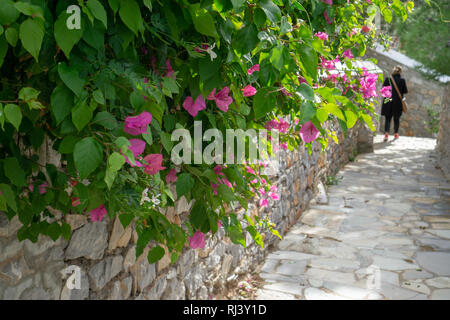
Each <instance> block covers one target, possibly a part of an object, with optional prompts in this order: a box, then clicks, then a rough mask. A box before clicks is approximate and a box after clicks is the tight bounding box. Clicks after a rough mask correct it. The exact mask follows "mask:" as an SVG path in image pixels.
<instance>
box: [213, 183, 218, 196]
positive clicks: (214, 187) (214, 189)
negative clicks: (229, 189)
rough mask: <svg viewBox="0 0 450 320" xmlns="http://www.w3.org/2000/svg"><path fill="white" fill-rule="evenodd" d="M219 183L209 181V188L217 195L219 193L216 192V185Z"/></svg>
mask: <svg viewBox="0 0 450 320" xmlns="http://www.w3.org/2000/svg"><path fill="white" fill-rule="evenodd" d="M218 186H219V185H218V184H216V183H211V188H212V189H213V193H214V195H216V196H217V195H218V194H219V193H218V192H217V187H218Z"/></svg>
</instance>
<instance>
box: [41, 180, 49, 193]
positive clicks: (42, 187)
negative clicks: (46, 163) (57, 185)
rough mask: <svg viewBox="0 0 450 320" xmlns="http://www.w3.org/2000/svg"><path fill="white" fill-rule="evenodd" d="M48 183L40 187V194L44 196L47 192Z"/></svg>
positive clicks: (45, 182)
mask: <svg viewBox="0 0 450 320" xmlns="http://www.w3.org/2000/svg"><path fill="white" fill-rule="evenodd" d="M47 186H48V185H47V181H44V183H43V184H41V185H39V193H40V194H44V193H46V192H47Z"/></svg>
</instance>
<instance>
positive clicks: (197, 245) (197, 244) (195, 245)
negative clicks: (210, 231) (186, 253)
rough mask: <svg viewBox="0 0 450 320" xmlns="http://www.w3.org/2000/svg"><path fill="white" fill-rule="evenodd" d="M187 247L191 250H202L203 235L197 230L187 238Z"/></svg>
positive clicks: (203, 245)
mask: <svg viewBox="0 0 450 320" xmlns="http://www.w3.org/2000/svg"><path fill="white" fill-rule="evenodd" d="M189 245H190V246H191V248H192V249H203V248H204V247H205V245H206V243H205V234H204V233H203V232H201V231H198V230H197V231H196V232H195V233H194V235H193V236H192V237H189Z"/></svg>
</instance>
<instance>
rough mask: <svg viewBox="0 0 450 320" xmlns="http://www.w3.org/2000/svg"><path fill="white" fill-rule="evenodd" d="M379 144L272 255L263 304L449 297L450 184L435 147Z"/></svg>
mask: <svg viewBox="0 0 450 320" xmlns="http://www.w3.org/2000/svg"><path fill="white" fill-rule="evenodd" d="M375 143H376V146H375V153H372V154H365V155H360V156H358V157H357V158H356V161H355V162H351V163H349V164H348V165H347V166H345V168H344V169H342V170H341V171H340V172H339V173H338V176H343V179H342V180H341V181H340V182H339V184H338V185H333V186H330V187H329V188H328V190H327V193H328V204H317V201H316V203H314V202H313V203H312V204H311V205H310V208H309V210H307V211H305V212H304V213H303V215H302V216H301V218H300V219H299V221H298V223H297V224H296V225H295V226H293V227H292V228H291V230H290V231H289V232H288V233H287V234H286V235H285V237H284V238H283V240H282V241H281V242H280V243H279V245H278V248H277V250H276V251H274V252H273V253H271V254H269V256H268V257H267V259H266V261H265V264H264V266H263V268H262V269H261V271H260V274H259V275H260V277H262V278H263V279H264V280H265V284H264V286H263V287H262V288H261V289H259V290H258V292H257V298H258V299H308V300H310V299H314V300H315V299H402V300H403V299H450V182H449V181H448V180H446V179H445V178H444V177H443V175H442V172H441V171H440V170H438V169H436V168H435V158H434V147H435V143H436V142H435V140H433V139H427V138H409V137H400V139H399V140H398V141H389V142H388V143H383V142H382V136H377V137H376V138H375ZM316 199H317V198H316Z"/></svg>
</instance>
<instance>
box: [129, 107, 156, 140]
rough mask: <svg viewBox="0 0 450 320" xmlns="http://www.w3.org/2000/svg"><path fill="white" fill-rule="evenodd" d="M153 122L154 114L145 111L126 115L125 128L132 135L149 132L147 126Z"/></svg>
mask: <svg viewBox="0 0 450 320" xmlns="http://www.w3.org/2000/svg"><path fill="white" fill-rule="evenodd" d="M150 122H152V114H151V113H150V112H147V111H144V112H142V113H141V114H140V115H138V116H134V117H126V118H125V125H124V128H123V130H124V131H125V132H126V133H129V134H131V135H132V136H137V135H140V134H142V133H147V126H148V125H149V124H150Z"/></svg>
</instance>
